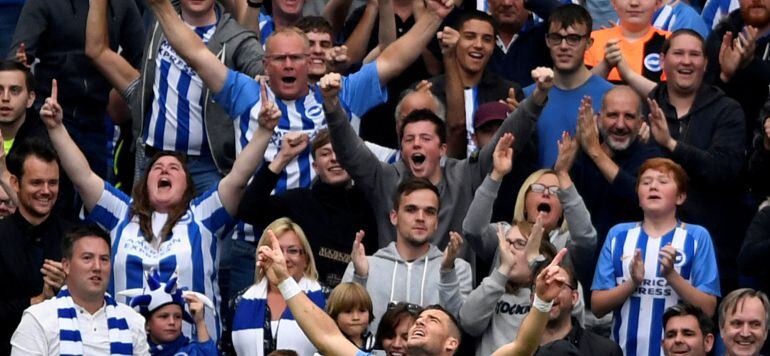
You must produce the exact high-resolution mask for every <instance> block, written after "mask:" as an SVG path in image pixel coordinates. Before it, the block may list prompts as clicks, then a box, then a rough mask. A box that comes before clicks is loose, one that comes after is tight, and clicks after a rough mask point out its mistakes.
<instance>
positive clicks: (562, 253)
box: [548, 248, 567, 266]
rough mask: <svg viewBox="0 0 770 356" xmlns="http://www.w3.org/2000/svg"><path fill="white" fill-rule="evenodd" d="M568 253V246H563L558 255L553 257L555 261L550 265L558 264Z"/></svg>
mask: <svg viewBox="0 0 770 356" xmlns="http://www.w3.org/2000/svg"><path fill="white" fill-rule="evenodd" d="M566 255H567V248H563V249H561V250H559V253H557V254H556V257H554V258H553V261H551V263H550V264H549V265H548V266H558V265H560V264H561V261H562V260H563V259H564V256H566Z"/></svg>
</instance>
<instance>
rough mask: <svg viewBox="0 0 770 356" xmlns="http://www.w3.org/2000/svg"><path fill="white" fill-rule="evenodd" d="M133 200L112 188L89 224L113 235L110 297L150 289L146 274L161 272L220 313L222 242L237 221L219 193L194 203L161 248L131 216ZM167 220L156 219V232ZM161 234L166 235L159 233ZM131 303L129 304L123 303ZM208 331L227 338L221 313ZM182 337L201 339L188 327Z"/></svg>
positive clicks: (210, 322) (209, 319)
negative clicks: (203, 297) (219, 256)
mask: <svg viewBox="0 0 770 356" xmlns="http://www.w3.org/2000/svg"><path fill="white" fill-rule="evenodd" d="M132 202H133V200H132V199H131V198H130V197H129V196H127V195H126V194H124V193H123V192H121V191H120V190H118V189H116V188H115V187H113V186H112V185H110V184H109V183H105V184H104V191H103V193H102V196H101V198H99V202H98V203H97V205H96V207H95V208H94V209H93V211H92V212H91V213H90V214H89V215H88V216H87V220H88V221H92V222H95V223H97V224H99V225H100V226H101V227H102V228H104V229H105V230H107V231H109V233H110V238H111V240H112V278H111V279H110V285H109V288H108V292H109V293H110V294H112V295H117V294H116V293H118V292H120V291H123V290H126V289H131V288H142V287H146V279H145V278H144V273H145V272H149V271H150V270H151V269H155V270H157V271H158V272H159V273H160V276H161V279H168V278H169V277H170V276H171V275H172V274H174V273H177V275H178V278H179V279H178V281H177V283H178V284H179V285H180V286H183V287H187V288H189V289H190V290H193V291H196V292H199V293H203V294H205V295H206V296H207V297H208V298H209V299H211V300H212V301H213V302H214V305H215V307H216V308H219V303H220V296H219V284H218V282H217V261H216V256H217V239H218V238H219V237H220V236H223V234H224V233H225V232H226V231H227V230H228V229H230V228H231V227H232V225H233V224H234V219H233V218H232V217H231V216H230V215H229V214H228V213H227V211H226V210H225V208H224V207H223V206H222V202H221V201H220V200H219V194H218V193H217V190H216V189H214V190H209V191H208V192H206V193H204V194H202V195H200V196H199V197H198V198H196V199H194V200H193V201H192V202H190V206H189V207H188V209H187V213H186V214H185V215H184V216H182V218H181V219H180V220H179V221H178V222H177V223H176V225H174V227H173V229H172V230H171V237H170V238H169V239H168V240H166V241H163V242H162V243H160V246H158V247H157V248H156V247H155V246H153V244H152V243H149V242H147V241H146V240H145V237H144V235H143V234H142V231H141V229H140V228H139V218H138V217H132V216H131V204H132ZM163 215H164V214H158V213H155V214H154V215H153V222H152V223H153V228H154V229H155V228H158V226H157V225H158V224H160V225H161V226H162V225H163V224H164V223H165V218H164V217H163ZM157 230H160V229H157ZM117 299H118V301H120V302H123V303H126V302H128V300H127V298H117ZM206 326H207V327H208V330H209V333H210V334H211V336H212V338H214V339H215V340H216V339H217V338H218V337H219V334H220V332H221V327H220V320H219V315H218V313H213V312H207V313H206ZM182 331H183V332H184V334H185V335H186V336H188V337H192V338H193V339H194V338H195V335H194V334H193V333H192V325H191V324H188V323H185V324H184V325H183V329H182Z"/></svg>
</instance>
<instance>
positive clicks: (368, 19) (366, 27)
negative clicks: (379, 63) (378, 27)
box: [345, 0, 395, 63]
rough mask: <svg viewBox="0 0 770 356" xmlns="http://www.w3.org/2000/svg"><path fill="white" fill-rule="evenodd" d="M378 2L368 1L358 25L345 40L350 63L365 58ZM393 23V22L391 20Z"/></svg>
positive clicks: (374, 0)
mask: <svg viewBox="0 0 770 356" xmlns="http://www.w3.org/2000/svg"><path fill="white" fill-rule="evenodd" d="M377 7H378V2H377V1H376V0H368V1H367V2H366V7H365V8H364V11H363V13H362V14H361V17H360V18H359V19H358V23H357V24H356V25H355V27H354V28H353V32H351V33H350V35H349V36H347V38H346V39H345V46H346V47H347V48H348V58H349V60H350V62H351V63H358V62H361V61H362V60H363V59H364V56H366V52H367V48H368V45H369V39H370V37H371V35H372V30H373V29H374V22H375V21H376V19H377V12H378V9H377ZM393 21H394V23H395V20H393Z"/></svg>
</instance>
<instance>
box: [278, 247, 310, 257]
mask: <svg viewBox="0 0 770 356" xmlns="http://www.w3.org/2000/svg"><path fill="white" fill-rule="evenodd" d="M281 251H282V252H283V254H284V255H289V256H292V257H297V256H300V255H302V254H304V253H305V250H303V249H301V248H299V247H289V248H287V249H283V248H281Z"/></svg>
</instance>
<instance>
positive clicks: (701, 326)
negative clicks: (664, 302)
mask: <svg viewBox="0 0 770 356" xmlns="http://www.w3.org/2000/svg"><path fill="white" fill-rule="evenodd" d="M663 327H664V331H663V332H664V334H663V341H661V344H662V345H663V352H664V353H665V355H666V356H672V355H677V356H678V355H686V356H706V354H707V353H708V352H709V351H711V348H712V347H713V346H714V334H713V330H714V322H712V321H711V318H709V317H708V316H707V315H706V314H705V313H703V311H702V310H700V308H698V307H696V306H694V305H692V304H687V303H683V304H677V305H675V306H673V307H671V308H668V309H667V310H666V312H665V313H664V314H663Z"/></svg>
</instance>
